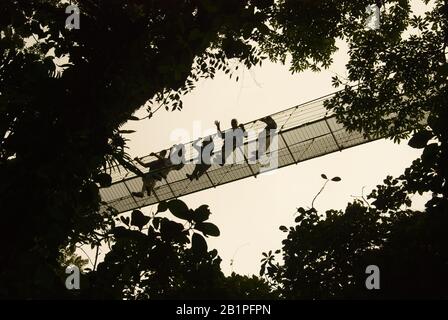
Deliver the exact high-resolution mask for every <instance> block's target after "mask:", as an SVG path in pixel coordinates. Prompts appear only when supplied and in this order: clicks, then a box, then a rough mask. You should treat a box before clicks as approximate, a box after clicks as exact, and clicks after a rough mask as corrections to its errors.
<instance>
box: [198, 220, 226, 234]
mask: <svg viewBox="0 0 448 320" xmlns="http://www.w3.org/2000/svg"><path fill="white" fill-rule="evenodd" d="M195 229H196V230H198V231H201V232H202V233H204V234H205V235H207V236H212V237H218V236H219V235H220V232H219V229H218V227H217V226H216V225H214V224H213V223H210V222H201V223H197V224H196V225H195Z"/></svg>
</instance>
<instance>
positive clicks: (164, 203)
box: [157, 201, 168, 212]
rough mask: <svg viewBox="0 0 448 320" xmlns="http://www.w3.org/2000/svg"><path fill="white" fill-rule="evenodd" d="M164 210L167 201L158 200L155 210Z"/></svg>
mask: <svg viewBox="0 0 448 320" xmlns="http://www.w3.org/2000/svg"><path fill="white" fill-rule="evenodd" d="M166 210H168V203H167V202H166V201H162V202H159V205H158V206H157V212H165V211H166Z"/></svg>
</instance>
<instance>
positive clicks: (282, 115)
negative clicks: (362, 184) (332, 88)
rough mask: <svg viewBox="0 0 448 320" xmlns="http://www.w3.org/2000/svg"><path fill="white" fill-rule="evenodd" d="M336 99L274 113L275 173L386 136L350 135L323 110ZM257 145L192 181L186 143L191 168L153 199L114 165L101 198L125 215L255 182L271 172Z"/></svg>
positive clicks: (252, 125) (257, 125) (257, 126)
mask: <svg viewBox="0 0 448 320" xmlns="http://www.w3.org/2000/svg"><path fill="white" fill-rule="evenodd" d="M333 95H334V94H330V95H327V96H324V97H320V98H318V99H315V100H312V101H309V102H306V103H303V104H300V105H297V106H295V107H292V108H289V109H286V110H283V111H280V112H277V113H275V114H272V115H270V116H271V117H272V118H273V119H274V120H275V122H276V123H277V125H278V127H277V134H278V136H277V138H278V139H277V143H276V148H275V150H273V151H271V156H273V157H275V159H276V166H275V168H274V169H280V168H283V167H286V166H289V165H293V164H298V163H300V162H303V161H306V160H311V159H314V158H317V157H321V156H324V155H327V154H330V153H333V152H337V151H343V150H344V149H348V148H351V147H355V146H358V145H361V144H364V143H367V142H371V141H373V140H377V139H379V138H381V137H373V138H370V137H369V138H366V137H364V135H363V134H362V133H361V132H348V131H347V130H346V129H345V128H344V126H343V125H342V124H340V123H338V122H337V121H336V116H335V114H334V113H333V112H331V111H328V110H327V109H326V108H325V106H324V101H325V100H327V99H331V98H332V97H333ZM244 126H245V128H246V130H247V131H248V132H249V133H250V132H252V133H253V132H259V131H261V130H263V129H264V127H265V124H264V123H263V122H261V121H257V120H255V121H252V122H249V123H245V124H244ZM220 143H221V144H222V142H220V141H218V143H215V148H214V151H213V152H214V153H216V152H219V151H221V145H220ZM256 143H257V135H256V134H249V135H248V136H247V137H246V138H244V144H243V148H241V149H242V152H243V153H244V157H241V158H240V161H237V162H233V163H231V164H225V165H224V166H220V165H219V164H212V166H211V167H210V168H209V169H208V170H207V171H206V173H205V174H204V175H202V176H201V177H200V178H199V179H198V180H193V181H190V179H188V178H187V174H191V173H192V172H193V170H194V167H195V164H194V160H197V152H196V151H195V150H194V148H193V142H190V143H186V144H184V147H185V154H184V156H185V163H186V164H185V165H184V166H183V167H182V168H181V169H179V170H171V171H170V172H169V174H168V175H167V177H166V179H162V180H161V181H158V182H157V183H156V185H155V186H154V188H153V190H152V192H151V195H150V196H144V197H136V196H135V195H133V193H135V192H139V191H141V189H142V178H141V177H140V176H138V175H136V174H135V173H132V172H130V171H127V170H126V169H125V168H123V167H121V166H115V167H112V168H110V169H111V170H110V171H111V172H112V173H111V176H112V185H111V186H110V187H108V188H101V189H100V195H101V199H102V201H103V202H104V203H107V206H112V207H114V208H115V209H116V210H117V211H118V212H119V213H122V212H126V211H129V210H134V209H138V208H142V207H145V206H149V205H152V204H156V203H158V202H161V201H166V200H171V199H175V198H179V197H182V196H185V195H188V194H192V193H195V192H199V191H203V190H207V189H210V188H217V187H219V186H221V185H224V184H227V183H231V182H234V181H238V180H241V179H245V178H254V177H255V178H256V177H257V176H258V175H259V174H260V173H263V172H264V171H266V164H263V163H260V162H255V161H251V160H249V159H251V158H252V156H251V155H250V154H249V153H250V150H254V148H251V145H252V144H256ZM141 160H142V161H143V162H144V163H148V162H151V161H154V160H156V157H154V156H145V157H142V158H141ZM134 165H135V166H136V167H137V168H139V169H140V170H141V171H142V172H147V171H148V169H146V168H144V167H142V166H141V165H140V164H139V163H137V162H136V163H134ZM269 170H272V169H269Z"/></svg>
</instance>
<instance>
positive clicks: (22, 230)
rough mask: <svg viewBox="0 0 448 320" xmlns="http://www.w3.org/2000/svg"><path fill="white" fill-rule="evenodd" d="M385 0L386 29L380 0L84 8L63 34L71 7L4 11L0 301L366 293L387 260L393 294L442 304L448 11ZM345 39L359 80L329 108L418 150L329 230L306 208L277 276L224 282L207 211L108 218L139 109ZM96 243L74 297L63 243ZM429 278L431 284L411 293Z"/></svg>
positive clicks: (181, 207)
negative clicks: (377, 19)
mask: <svg viewBox="0 0 448 320" xmlns="http://www.w3.org/2000/svg"><path fill="white" fill-rule="evenodd" d="M377 2H378V5H379V6H380V7H381V28H380V29H379V30H366V29H365V28H364V22H365V19H366V12H365V8H366V5H367V4H370V1H361V0H356V1H353V0H351V1H348V0H347V1H346V0H344V1H340V0H338V1H336V0H332V1H310V0H297V1H292V0H278V1H274V0H251V1H249V0H245V1H241V0H220V1H210V0H170V1H166V0H151V1H149V0H148V1H143V0H97V1H90V0H77V1H72V3H73V4H76V5H77V6H78V7H79V9H80V12H81V20H80V22H81V25H80V28H79V29H72V30H69V29H67V28H66V27H65V21H66V18H67V14H66V13H65V8H66V6H67V5H68V4H67V1H61V0H28V1H21V0H6V1H3V3H2V6H1V8H0V204H1V210H2V225H3V228H2V232H1V233H0V252H2V254H1V255H0V266H1V267H0V268H1V269H0V283H2V285H1V286H0V296H1V297H5V298H52V297H71V296H75V297H84V298H104V297H108V298H117V299H118V298H135V299H146V298H150V299H157V298H182V297H231V298H254V297H256V298H261V297H263V298H270V297H271V298H272V297H273V296H275V297H285V298H302V297H312V298H326V297H360V296H363V295H364V294H366V293H365V292H362V290H361V289H360V285H361V279H364V275H363V274H360V272H363V271H364V270H361V269H359V268H358V267H360V266H361V265H364V264H366V263H367V262H370V261H374V260H375V261H381V263H383V264H384V266H385V267H384V268H385V270H390V272H389V271H388V272H389V273H386V274H388V275H389V277H390V279H395V280H396V281H390V282H388V283H389V284H390V288H387V290H385V291H384V292H383V291H382V292H383V293H384V295H385V296H386V297H396V296H399V297H403V296H405V295H406V294H409V295H410V296H415V295H425V294H427V296H434V297H440V296H444V297H446V296H447V293H446V289H445V288H447V286H446V285H445V284H446V282H447V280H446V279H447V277H446V274H445V272H444V269H443V267H446V264H447V252H446V247H445V244H446V241H443V240H445V236H444V235H443V231H444V228H445V227H446V214H447V212H446V211H447V198H448V184H447V170H448V169H447V167H446V163H447V161H446V160H447V158H448V146H447V135H448V133H447V128H446V125H445V124H444V119H446V117H447V111H446V101H447V90H446V83H447V81H446V80H447V76H448V72H447V70H448V69H447V64H446V45H447V41H448V40H447V39H448V32H447V28H448V27H447V22H448V21H447V19H448V5H447V3H446V2H445V1H441V0H436V1H432V5H431V8H430V10H429V11H428V12H427V13H426V14H425V15H424V16H422V17H416V16H413V15H412V12H411V6H410V2H409V1H407V0H395V1H392V0H391V1H377ZM423 2H424V3H429V1H426V0H425V1H423ZM337 39H343V40H345V41H347V42H348V44H349V47H350V50H349V55H350V60H349V63H348V65H347V70H348V72H349V77H348V79H339V78H334V85H335V86H343V87H344V90H343V91H341V92H339V93H338V94H337V95H336V96H335V98H334V99H333V100H332V101H330V102H329V103H328V105H327V107H328V108H331V109H333V110H335V112H336V114H337V116H338V119H339V120H340V121H341V122H343V123H344V124H345V125H346V127H347V128H349V129H350V130H361V131H363V132H364V134H366V135H377V134H381V135H387V136H389V137H391V138H393V139H395V140H400V139H403V138H406V137H409V135H410V134H412V139H411V140H410V145H411V147H416V148H421V149H423V150H424V151H423V155H422V157H421V158H420V159H417V160H416V161H415V162H414V163H413V164H412V165H411V166H410V167H409V169H407V170H406V172H405V173H404V174H403V175H402V176H401V177H398V178H395V179H394V178H392V177H391V178H387V179H386V180H385V183H384V185H381V186H378V188H377V189H376V190H375V191H374V192H373V193H372V194H371V196H370V197H371V199H372V201H371V203H366V202H364V203H362V202H355V203H353V204H350V205H348V207H347V210H346V211H345V212H340V211H329V212H327V214H326V215H325V216H326V219H324V218H322V217H320V216H318V213H317V212H315V210H314V209H313V208H311V209H301V210H300V216H299V218H298V221H297V225H296V227H295V228H293V229H289V233H288V236H287V239H285V241H284V247H283V257H284V263H283V264H282V265H280V264H279V263H274V260H273V258H272V257H273V255H272V253H271V254H270V255H269V259H268V260H269V262H266V265H265V267H266V266H268V267H269V268H267V269H266V270H265V272H262V274H263V275H264V274H265V273H266V276H267V278H266V279H260V278H247V277H241V276H238V275H233V276H231V277H228V278H226V277H224V275H223V274H222V272H221V270H220V267H219V262H220V258H219V256H218V253H217V252H216V251H209V250H208V248H207V243H206V239H205V238H206V237H207V236H218V235H219V229H218V227H217V226H215V225H214V224H212V223H210V222H208V219H209V215H210V212H209V211H208V208H207V207H206V206H201V207H199V208H197V209H195V210H192V209H189V208H188V207H187V206H186V205H185V204H184V203H183V202H181V201H174V202H168V203H161V204H160V205H159V210H158V211H159V212H166V211H169V212H170V213H172V214H173V215H174V216H175V217H176V218H178V219H181V220H183V221H184V222H185V224H180V223H178V222H175V221H171V220H170V219H167V218H161V217H158V216H157V215H154V216H153V217H148V216H144V215H143V214H142V213H141V212H140V211H135V212H133V213H132V217H131V219H130V220H129V221H128V220H126V219H120V217H118V216H117V213H116V211H115V210H114V209H113V208H109V209H108V210H107V211H106V212H100V210H99V207H100V204H101V199H100V197H99V193H98V189H99V187H100V186H104V185H107V184H108V183H110V180H109V178H108V173H107V172H105V168H106V166H107V165H108V164H110V163H111V162H114V161H117V162H119V163H121V164H122V165H124V166H126V167H127V168H129V170H133V169H134V168H133V167H132V165H131V164H130V162H129V160H130V159H129V156H128V155H127V154H126V138H125V136H124V134H125V133H124V132H121V131H120V127H121V126H122V125H123V124H124V123H125V122H127V121H128V120H135V119H134V117H133V116H132V114H133V113H134V112H135V111H136V110H138V109H139V108H141V107H142V106H147V110H148V113H149V114H148V117H149V118H151V115H152V113H153V112H155V111H157V110H158V109H159V108H166V109H167V110H176V109H182V96H183V95H185V94H186V93H188V92H190V91H191V90H192V89H193V88H194V87H195V83H197V81H198V80H199V79H201V78H213V77H214V75H215V74H217V73H218V72H225V73H228V74H229V75H232V71H233V70H232V68H231V64H230V62H231V61H239V62H241V63H242V64H244V66H245V67H247V68H250V67H252V66H255V65H258V64H261V63H262V61H263V60H265V59H269V60H271V61H275V62H280V63H290V66H291V71H292V72H300V71H303V70H306V69H311V70H314V71H319V70H320V69H321V68H327V67H328V66H329V65H330V64H331V62H332V54H333V53H334V52H335V51H336V50H337V47H336V40H337ZM353 85H356V86H355V87H353ZM145 121H146V120H145ZM151 121H152V120H148V125H151ZM416 193H420V194H424V193H430V200H429V201H428V203H427V205H426V210H425V211H424V212H416V211H413V210H411V209H410V206H411V204H412V200H411V198H412V195H413V194H416ZM287 230H288V229H287ZM328 235H332V236H334V237H336V239H338V240H337V241H335V242H333V241H329V239H328V238H326V237H327V236H328ZM101 243H110V244H111V251H110V252H109V253H108V254H107V256H106V258H105V261H104V262H103V263H101V264H99V265H98V266H97V268H96V269H95V270H92V271H90V272H87V273H86V274H85V276H83V280H82V281H84V282H83V283H84V285H83V286H82V288H85V289H83V290H81V291H80V292H76V293H73V292H68V291H67V290H66V289H65V287H64V281H63V279H61V272H60V270H61V268H62V267H61V257H62V256H64V252H63V250H66V248H67V247H68V248H73V246H75V245H92V247H95V246H98V245H100V244H101ZM403 248H406V250H403ZM69 252H70V251H69ZM310 252H311V253H310ZM274 255H275V253H274ZM66 258H67V257H66ZM396 259H398V260H399V261H400V263H399V264H397V263H395V261H396ZM69 260H70V259H69ZM78 262H79V261H78ZM422 264H423V265H422ZM405 266H411V267H409V268H408V269H406V268H405V269H406V270H407V271H406V272H404V273H403V269H402V268H403V267H405ZM364 269H365V268H364ZM422 272H429V273H427V278H424V277H423V278H420V281H421V282H418V283H417V284H415V283H413V284H412V286H410V287H409V288H410V290H409V291H406V292H407V293H406V292H405V288H408V286H406V284H407V283H408V279H410V278H411V277H412V276H415V275H416V274H419V273H422ZM400 275H402V276H400ZM428 277H429V278H430V279H429V278H428ZM437 279H439V281H436V280H437ZM397 288H398V289H397ZM399 288H401V289H399ZM257 294H258V295H257Z"/></svg>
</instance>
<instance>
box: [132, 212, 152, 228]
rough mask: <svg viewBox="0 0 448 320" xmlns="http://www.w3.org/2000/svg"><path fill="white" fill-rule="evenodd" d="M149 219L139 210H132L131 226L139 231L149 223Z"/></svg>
mask: <svg viewBox="0 0 448 320" xmlns="http://www.w3.org/2000/svg"><path fill="white" fill-rule="evenodd" d="M149 220H150V218H149V217H147V216H145V215H144V214H143V213H142V212H141V211H140V210H134V211H132V213H131V225H133V226H136V227H137V228H139V229H140V230H142V228H143V227H144V226H145V225H146V224H147V223H148V222H149Z"/></svg>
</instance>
